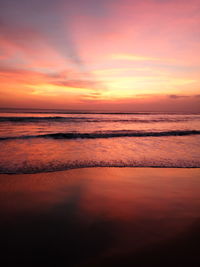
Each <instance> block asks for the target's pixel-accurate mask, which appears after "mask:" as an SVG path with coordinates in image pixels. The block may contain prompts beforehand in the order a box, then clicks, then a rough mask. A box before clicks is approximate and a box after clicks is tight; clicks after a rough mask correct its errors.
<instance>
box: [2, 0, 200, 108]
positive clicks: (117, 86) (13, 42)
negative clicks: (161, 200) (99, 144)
mask: <svg viewBox="0 0 200 267" xmlns="http://www.w3.org/2000/svg"><path fill="white" fill-rule="evenodd" d="M0 13H2V14H0V15H1V20H0V94H1V98H0V106H1V107H18V108H58V109H79V110H80V109H87V110H89V109H98V110H112V109H114V110H117V109H118V110H121V111H193V112H197V111H200V108H199V106H200V86H199V82H200V27H199V25H200V1H199V0H190V1H188V0H187V1H186V0H115V1H114V0H102V1H98V0H84V1H83V0H74V1H72V0H71V1H67V0H57V1H54V0H43V1H39V0H32V1H31V0H28V1H27V0H18V1H14V0H1V2H0Z"/></svg>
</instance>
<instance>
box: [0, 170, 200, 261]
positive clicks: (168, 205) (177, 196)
mask: <svg viewBox="0 0 200 267" xmlns="http://www.w3.org/2000/svg"><path fill="white" fill-rule="evenodd" d="M199 178H200V171H199V168H193V169H191V168H80V169H75V170H67V171H60V172H46V173H37V174H13V175H9V174H1V175H0V196H1V201H0V217H1V222H0V236H1V239H0V240H1V241H0V242H1V252H2V256H1V262H2V263H3V265H2V266H199V265H200V256H199V255H200V253H199V252H200V251H199V242H200V179H199Z"/></svg>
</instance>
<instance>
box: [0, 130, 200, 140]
mask: <svg viewBox="0 0 200 267" xmlns="http://www.w3.org/2000/svg"><path fill="white" fill-rule="evenodd" d="M188 135H200V131H197V130H179V131H178V130H177V131H163V132H144V131H104V132H103V131H99V132H91V133H79V132H67V133H50V134H40V135H23V136H7V137H0V141H4V140H14V139H29V138H51V139H97V138H116V137H162V136H188Z"/></svg>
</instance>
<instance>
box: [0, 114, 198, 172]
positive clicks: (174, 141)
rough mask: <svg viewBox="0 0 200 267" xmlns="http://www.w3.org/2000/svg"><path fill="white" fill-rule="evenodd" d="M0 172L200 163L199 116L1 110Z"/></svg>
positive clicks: (190, 165) (182, 166)
mask: <svg viewBox="0 0 200 267" xmlns="http://www.w3.org/2000/svg"><path fill="white" fill-rule="evenodd" d="M0 145H1V150H0V173H36V172H48V171H59V170H65V169H70V168H80V167H95V166H110V167H112V166H118V167H123V166H129V167H179V168H185V167H188V168H190V167H200V114H163V113H132V114H130V113H129V114H124V113H110V114H108V113H101V114H100V113H95V112H94V113H83V112H82V113H81V112H80V113H67V112H66V113H64V112H61V111H59V112H56V111H54V112H41V111H40V112H36V111H35V112H30V111H29V113H28V112H22V113H21V112H19V111H18V112H16V111H15V112H14V111H12V112H8V111H7V112H2V113H0Z"/></svg>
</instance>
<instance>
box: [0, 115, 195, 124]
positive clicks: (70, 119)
mask: <svg viewBox="0 0 200 267" xmlns="http://www.w3.org/2000/svg"><path fill="white" fill-rule="evenodd" d="M196 119H199V118H198V117H197V118H196V117H188V118H187V117H185V118H157V119H156V118H154V119H150V118H146V119H138V118H122V119H113V118H91V117H62V116H51V117H0V123H1V122H2V123H4V122H14V123H15V122H16V123H20V122H21V123H23V122H25V123H40V122H74V123H76V122H80V123H84V122H122V123H123V122H124V123H156V122H159V123H160V122H185V121H191V120H196Z"/></svg>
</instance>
